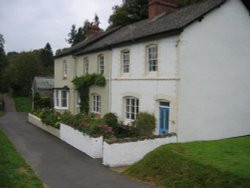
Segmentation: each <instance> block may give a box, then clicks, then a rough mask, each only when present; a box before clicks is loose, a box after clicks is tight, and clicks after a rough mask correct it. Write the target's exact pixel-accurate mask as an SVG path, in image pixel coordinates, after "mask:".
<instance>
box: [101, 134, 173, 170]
mask: <svg viewBox="0 0 250 188" xmlns="http://www.w3.org/2000/svg"><path fill="white" fill-rule="evenodd" d="M175 142H177V140H176V135H175V134H169V135H166V136H165V137H163V138H155V139H145V140H138V141H135V140H134V141H132V142H117V143H112V144H109V143H108V142H106V141H105V142H104V145H103V164H104V165H107V166H110V167H117V166H126V165H131V164H133V163H135V162H137V161H139V160H140V159H142V158H143V157H144V155H146V154H147V153H148V152H150V151H152V150H154V149H155V148H157V147H159V146H161V145H164V144H168V143H175Z"/></svg>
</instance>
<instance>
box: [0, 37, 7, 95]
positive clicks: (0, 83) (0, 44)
mask: <svg viewBox="0 0 250 188" xmlns="http://www.w3.org/2000/svg"><path fill="white" fill-rule="evenodd" d="M4 43H5V40H4V37H3V35H2V34H0V92H5V91H6V90H7V88H6V84H5V82H4V80H3V70H4V68H5V67H6V66H7V57H6V55H5V52H4Z"/></svg>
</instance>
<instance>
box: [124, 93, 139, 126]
mask: <svg viewBox="0 0 250 188" xmlns="http://www.w3.org/2000/svg"><path fill="white" fill-rule="evenodd" d="M139 109H140V100H139V99H138V98H136V97H133V96H126V97H124V117H125V119H127V120H130V121H134V120H136V117H137V116H138V114H139Z"/></svg>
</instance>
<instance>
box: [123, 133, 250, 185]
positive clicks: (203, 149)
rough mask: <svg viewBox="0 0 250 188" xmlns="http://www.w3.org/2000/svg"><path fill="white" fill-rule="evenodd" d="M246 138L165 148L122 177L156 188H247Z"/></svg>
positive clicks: (249, 155)
mask: <svg viewBox="0 0 250 188" xmlns="http://www.w3.org/2000/svg"><path fill="white" fill-rule="evenodd" d="M249 148H250V136H246V137H240V138H232V139H224V140H218V141H205V142H190V143H178V144H168V145H164V146H161V147H159V148H157V149H156V150H154V151H152V152H150V153H149V154H147V155H146V156H145V157H144V158H143V159H142V160H141V161H139V162H137V163H136V164H134V165H132V166H131V167H129V168H128V169H127V170H126V171H125V174H127V175H129V176H131V177H133V178H137V179H140V180H143V181H148V182H150V183H154V184H156V185H159V186H160V187H170V188H171V187H197V188H199V187H249V186H250V149H249Z"/></svg>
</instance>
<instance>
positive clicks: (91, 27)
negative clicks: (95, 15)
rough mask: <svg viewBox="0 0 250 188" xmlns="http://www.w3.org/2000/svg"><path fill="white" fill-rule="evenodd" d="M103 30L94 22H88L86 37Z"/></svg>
mask: <svg viewBox="0 0 250 188" xmlns="http://www.w3.org/2000/svg"><path fill="white" fill-rule="evenodd" d="M101 32H103V30H102V29H101V28H100V27H99V26H98V24H96V23H93V22H92V23H90V24H89V26H88V29H87V32H86V37H87V38H88V37H90V36H93V35H95V34H98V33H101Z"/></svg>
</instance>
